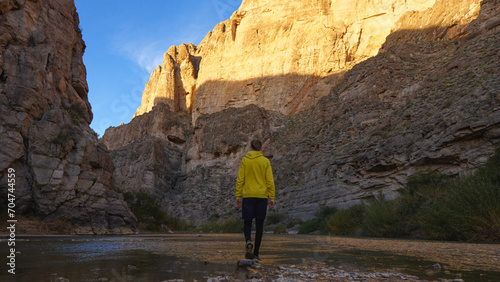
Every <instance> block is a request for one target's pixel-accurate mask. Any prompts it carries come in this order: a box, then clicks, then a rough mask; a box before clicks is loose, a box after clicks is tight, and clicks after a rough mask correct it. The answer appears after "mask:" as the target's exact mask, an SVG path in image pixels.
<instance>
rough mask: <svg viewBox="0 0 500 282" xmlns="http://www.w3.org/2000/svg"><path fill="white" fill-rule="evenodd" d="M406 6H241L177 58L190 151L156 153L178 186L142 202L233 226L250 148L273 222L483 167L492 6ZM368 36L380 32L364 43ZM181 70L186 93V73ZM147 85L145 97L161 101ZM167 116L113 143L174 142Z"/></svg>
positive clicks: (492, 85) (496, 117)
mask: <svg viewBox="0 0 500 282" xmlns="http://www.w3.org/2000/svg"><path fill="white" fill-rule="evenodd" d="M391 3H392V2H391ZM398 3H399V4H398ZM405 3H407V4H403V3H400V2H397V1H394V2H393V3H392V4H387V3H386V2H383V1H373V2H369V3H366V2H363V3H361V2H359V3H358V2H356V1H351V2H348V1H325V2H318V1H314V2H313V1H310V2H307V1H288V2H286V1H281V2H278V1H273V2H271V1H268V2H265V1H244V2H243V4H242V6H241V7H240V9H239V10H238V11H237V12H235V14H234V15H233V16H232V17H231V19H230V20H228V21H225V22H223V23H221V24H219V25H217V27H216V28H215V29H214V30H213V31H212V32H210V33H209V35H207V37H206V38H205V39H204V40H203V42H202V43H200V44H199V45H198V46H189V45H183V46H180V47H175V48H174V47H172V48H171V49H170V50H169V52H167V55H168V56H167V55H166V58H168V60H167V61H168V62H171V63H172V68H170V69H173V70H174V71H173V72H169V74H171V77H173V78H172V79H171V81H174V82H175V83H177V84H174V86H175V87H174V88H175V89H179V87H178V86H182V87H183V88H182V89H181V90H182V91H186V93H187V90H186V89H193V87H192V86H193V85H195V86H196V87H195V91H194V92H190V95H192V93H194V99H193V104H192V115H193V126H192V127H183V128H184V134H183V136H184V137H183V138H182V140H185V142H183V143H182V144H180V143H179V144H177V145H176V146H177V148H178V149H179V151H176V152H175V153H168V152H171V150H170V148H171V146H173V144H168V145H165V147H164V150H163V153H161V154H162V155H161V156H162V158H163V159H164V160H165V163H168V164H169V165H170V163H174V162H171V161H170V158H171V159H175V160H179V156H180V157H181V160H180V162H175V163H176V164H178V165H179V166H176V167H175V169H176V173H178V174H177V176H174V178H175V181H172V182H171V183H168V184H165V185H163V186H155V187H153V189H152V190H151V191H155V192H153V193H154V194H155V195H162V196H160V197H161V198H159V201H160V202H161V203H162V205H163V207H164V208H165V210H167V211H168V212H169V213H170V214H171V215H174V216H176V217H179V218H182V219H187V220H189V221H190V222H192V223H195V224H197V225H202V224H203V223H204V222H206V221H207V220H220V221H223V220H224V219H226V218H228V217H238V216H239V210H238V209H237V208H236V207H235V205H234V187H235V186H234V185H235V181H236V174H237V170H238V166H239V163H240V161H241V158H242V157H243V156H244V154H245V153H246V152H247V151H248V150H249V149H250V148H249V142H250V141H251V140H252V139H253V138H258V139H261V140H262V141H263V143H264V155H265V156H267V157H269V158H270V160H271V164H272V166H273V171H274V176H275V183H276V188H277V190H276V191H277V201H278V205H277V207H276V211H277V212H278V213H282V214H284V215H286V217H287V218H290V219H308V218H310V217H312V216H314V214H315V212H316V211H317V210H318V209H319V207H320V206H322V205H326V206H335V207H339V208H342V207H347V206H350V205H352V204H355V203H359V202H360V201H363V200H364V199H366V198H369V197H371V196H373V195H374V194H376V193H379V192H381V193H383V194H384V195H385V196H386V197H387V198H393V197H397V196H398V192H397V191H398V189H400V188H402V187H404V185H405V183H406V181H407V179H408V177H409V176H411V175H413V174H415V173H417V172H418V171H425V170H436V171H440V172H443V173H446V174H448V175H455V176H457V175H460V174H463V173H467V172H470V171H471V170H473V169H474V168H476V167H478V166H479V165H481V164H483V163H484V162H485V161H486V159H487V158H488V157H489V156H490V155H491V154H492V152H493V149H494V147H495V144H496V143H498V141H499V140H500V110H499V106H500V96H499V92H498V89H500V87H499V84H498V81H500V79H499V77H498V74H499V73H500V72H499V71H498V66H499V65H500V63H499V61H498V60H499V57H498V47H497V46H500V43H499V39H500V37H499V33H498V31H499V28H500V24H499V23H500V21H499V20H498V14H499V12H500V11H498V9H499V7H500V5H498V0H490V1H483V2H482V4H481V6H480V5H479V1H458V0H457V1H437V0H436V1H406V2H405ZM299 8H300V9H299ZM314 11H316V12H314ZM357 11H359V13H356V12H357ZM273 13H274V16H272V15H273ZM312 15H314V16H312ZM338 15H342V16H338ZM339 18H340V19H339ZM287 22H288V23H289V24H290V26H289V28H284V26H285V23H287ZM320 22H321V23H322V24H319V23H320ZM374 22H376V23H374ZM307 24H309V27H310V28H311V30H309V31H308V29H306V26H307ZM376 24H378V25H381V26H382V27H385V26H386V25H387V26H388V29H384V28H381V29H376V30H373V26H374V25H376ZM313 27H314V28H316V32H317V33H320V34H319V35H318V34H316V33H315V32H313V29H312V28H313ZM299 28H300V29H299ZM296 29H297V30H296ZM257 30H258V33H257ZM276 30H277V31H276ZM368 30H370V32H368ZM294 32H295V33H294ZM262 34H266V36H262V37H260V35H262ZM292 34H293V36H292ZM328 38H330V39H328ZM381 38H382V39H381ZM294 40H296V42H295V41H294ZM315 44H317V45H315ZM307 46H310V49H307V48H308V47H307ZM314 46H319V47H314ZM332 46H333V47H332ZM327 47H328V48H329V49H328V48H327ZM259 48H260V49H259ZM332 49H333V50H334V51H332V52H331V53H329V52H330V51H328V50H332ZM181 50H184V51H181ZM174 51H175V52H174ZM182 52H184V55H181V53H182ZM187 53H188V54H189V55H186V54H187ZM294 54H297V56H295V55H294ZM328 54H330V55H331V57H329V55H328ZM174 55H175V56H176V57H175V59H174ZM181 57H182V58H184V59H183V60H182V62H184V63H181V64H179V63H178V60H179V58H181ZM190 62H191V63H192V65H193V68H194V70H195V75H194V76H193V78H194V80H189V79H187V78H188V77H189V71H185V72H182V71H181V65H182V64H184V65H185V69H190V67H189V65H190ZM195 62H196V63H195ZM163 65H167V63H165V62H164V64H163ZM186 66H187V67H186ZM165 69H169V68H167V67H165V68H164V67H161V68H159V69H157V71H155V73H154V75H152V77H160V76H161V73H162V71H163V70H165ZM178 74H179V75H180V79H178V78H177V75H178ZM184 75H186V76H184ZM155 79H156V78H155ZM155 79H152V80H151V81H150V84H148V86H147V87H146V89H153V88H154V87H156V88H155V89H159V88H158V87H157V86H158V85H159V84H158V83H156V82H155V83H156V84H155V83H153V82H154V81H158V80H155ZM179 81H180V82H182V83H180V82H179ZM155 91H156V90H155ZM323 91H324V93H323ZM147 95H148V93H146V91H145V96H144V97H146V100H147V101H149V102H148V103H151V106H152V105H154V104H155V103H156V104H158V105H160V104H162V103H166V104H169V105H172V104H171V103H173V105H174V106H175V107H177V108H178V109H181V108H182V107H185V108H186V109H188V108H189V107H187V106H186V105H184V106H182V105H181V104H182V103H185V102H182V101H183V100H182V99H180V98H175V95H174V96H169V97H171V98H166V97H159V98H158V99H157V100H156V101H155V97H154V95H152V96H147ZM186 97H187V94H186ZM192 97H193V96H191V98H192ZM176 99H177V100H176ZM315 99H316V100H315ZM188 100H189V101H190V99H185V101H188ZM151 101H152V102H151ZM176 101H177V102H176ZM178 103H181V104H178ZM249 104H254V105H249ZM144 105H145V104H143V106H144ZM176 105H177V106H176ZM271 105H272V106H271ZM292 105H293V107H292ZM141 107H142V106H141ZM175 107H170V109H177V108H175ZM166 109H167V108H166V107H162V106H160V107H155V108H154V109H153V110H152V111H151V112H149V113H147V114H142V115H140V113H139V112H138V116H137V117H136V118H134V120H133V121H135V120H138V121H141V122H142V121H144V120H146V119H152V120H153V121H151V123H150V124H149V125H148V123H143V125H141V126H137V125H130V126H129V127H124V129H123V133H119V132H120V130H121V129H120V128H121V127H119V128H118V129H114V130H113V132H114V133H113V134H115V136H114V137H113V139H114V140H129V141H130V140H133V138H130V137H131V136H137V135H136V133H133V132H136V131H140V132H146V131H147V132H148V133H147V134H148V135H150V136H160V135H161V136H168V135H172V133H168V132H173V131H172V130H171V128H174V127H173V126H170V125H172V124H175V122H174V123H172V121H175V120H176V119H177V117H176V116H175V115H173V114H172V113H168V114H161V112H162V111H166ZM178 114H179V113H178ZM141 117H142V119H140V118H141ZM156 119H158V120H156ZM162 119H164V120H163V121H162ZM168 120H170V121H168ZM162 123H165V124H169V126H167V127H161V132H163V133H160V134H159V135H158V132H157V133H155V130H153V128H158V126H157V125H158V124H162ZM131 124H132V123H131ZM142 127H144V128H147V129H140V128H142ZM126 128H129V129H126ZM132 128H135V129H134V130H130V129H132ZM125 131H126V132H128V133H126V132H125ZM110 133H111V131H110ZM107 134H108V132H107V133H106V135H107ZM120 134H123V135H122V136H121V137H120ZM178 136H180V134H178ZM141 138H142V137H141ZM156 138H157V137H156ZM179 138H180V137H179ZM105 139H106V138H105ZM137 140H139V139H137ZM173 140H178V138H172V140H170V142H173ZM117 142H118V143H120V141H117ZM127 142H128V141H127ZM148 142H149V141H148ZM145 144H151V143H145ZM164 144H167V143H164ZM134 146H135V147H130V148H131V149H130V150H128V151H132V150H135V149H134V148H139V146H140V145H139V144H135V145H134ZM148 146H149V145H148ZM150 147H151V146H150ZM156 148H160V147H156ZM150 151H151V150H149V151H148V154H149V153H150ZM115 152H117V153H118V150H115ZM122 154H124V156H125V155H127V156H125V157H123V156H119V155H115V156H114V157H113V158H116V159H118V160H120V161H119V162H120V166H121V164H127V165H130V166H131V168H130V169H133V170H134V171H137V172H140V171H148V172H149V171H153V173H154V174H155V175H158V176H160V175H162V174H163V175H168V174H167V172H166V170H167V168H165V171H164V172H161V170H157V171H154V170H151V168H152V166H151V164H152V163H154V162H146V161H145V162H144V163H146V165H147V166H142V167H141V165H142V164H138V163H137V164H136V163H135V161H136V160H137V159H136V158H135V157H134V156H133V154H131V153H125V151H123V152H122ZM167 155H168V156H169V157H168V158H167ZM148 156H152V155H148ZM140 159H141V160H140V162H142V161H144V160H146V158H140ZM167 159H168V160H167ZM159 163H160V164H161V163H162V162H161V161H160V162H159ZM169 165H168V167H169ZM156 168H161V166H160V165H158V163H157V165H156ZM130 171H131V170H130ZM170 175H173V174H170ZM168 177H170V176H168ZM168 177H166V178H165V179H169V178H168ZM151 187H152V186H151ZM147 189H149V187H148V188H147Z"/></svg>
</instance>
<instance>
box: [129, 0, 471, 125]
mask: <svg viewBox="0 0 500 282" xmlns="http://www.w3.org/2000/svg"><path fill="white" fill-rule="evenodd" d="M479 2H480V1H479V0H468V1H458V0H455V1H448V2H446V3H444V2H443V1H436V0H420V1H401V0H391V1H379V0H363V1H342V0H337V1H331V0H321V1H319V0H300V1H286V2H283V1H243V3H242V5H241V7H240V8H239V9H238V10H237V11H236V12H234V14H233V15H232V16H231V18H230V19H229V20H226V21H224V22H221V23H220V24H218V25H217V26H216V27H215V28H214V29H213V30H212V31H210V32H209V33H208V34H207V36H206V37H205V38H204V39H203V41H202V42H201V43H200V44H199V45H198V46H193V45H192V44H191V45H185V44H183V45H180V46H178V47H176V46H172V47H171V48H170V49H169V50H168V52H167V53H165V58H164V62H163V64H162V66H159V67H158V68H157V69H156V70H155V71H154V72H153V73H152V74H151V79H150V81H149V82H148V84H147V86H146V89H145V90H144V93H143V102H142V105H141V106H140V107H139V109H138V110H137V113H136V115H139V114H142V113H144V112H147V111H149V110H151V109H152V106H153V105H154V103H155V102H154V101H155V100H156V99H157V98H166V99H169V100H170V101H171V108H172V109H174V110H178V109H184V110H188V111H190V112H192V115H193V121H195V120H196V119H197V117H198V116H200V115H204V114H210V113H214V112H218V111H220V110H222V109H227V108H229V107H243V106H245V105H249V104H255V105H258V106H260V107H263V108H265V109H267V110H273V111H279V112H281V113H283V114H287V115H289V114H295V113H297V112H299V111H301V110H304V109H307V108H309V107H311V106H312V105H314V104H316V103H317V102H318V100H319V99H320V98H321V97H323V96H325V95H327V94H329V92H330V90H331V88H332V87H333V85H335V84H336V83H338V81H339V79H341V77H342V74H343V73H345V72H346V71H347V70H349V69H351V68H352V67H353V66H355V65H356V64H358V63H360V62H362V61H364V60H366V59H367V58H370V57H373V56H375V55H376V54H377V53H378V51H379V49H380V47H381V46H382V44H383V43H384V42H385V41H386V37H387V36H388V35H389V34H390V33H391V32H393V31H396V30H404V29H425V28H428V27H435V26H439V27H442V28H443V29H445V31H444V34H442V35H435V37H442V39H446V38H454V37H457V36H459V35H462V34H463V33H464V27H465V25H466V24H468V23H469V22H470V21H471V20H472V19H474V18H475V17H476V16H477V14H478V12H479V6H480V5H479ZM417 15H420V16H421V17H417Z"/></svg>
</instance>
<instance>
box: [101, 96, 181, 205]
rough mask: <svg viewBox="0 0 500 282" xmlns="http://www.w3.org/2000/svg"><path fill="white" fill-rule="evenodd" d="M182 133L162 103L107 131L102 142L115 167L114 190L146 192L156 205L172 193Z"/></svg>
mask: <svg viewBox="0 0 500 282" xmlns="http://www.w3.org/2000/svg"><path fill="white" fill-rule="evenodd" d="M184 132H185V128H184V126H183V125H182V123H181V121H180V119H179V117H178V116H177V114H175V113H174V112H172V111H171V110H170V108H169V106H168V105H166V104H163V103H160V104H157V105H156V106H155V107H154V108H153V110H152V111H150V112H148V113H146V114H144V115H141V116H138V117H136V118H134V119H133V120H132V121H131V122H130V123H129V124H126V125H122V126H119V127H110V128H108V129H107V130H106V132H105V134H104V136H103V142H104V144H106V146H107V147H108V148H109V150H110V155H111V160H112V161H113V163H114V166H115V170H114V174H113V180H114V185H115V187H117V188H118V189H119V190H120V191H123V192H139V191H141V192H146V193H148V194H150V195H153V196H154V197H155V198H156V199H158V202H161V200H162V199H163V198H165V197H166V198H168V197H169V195H170V194H172V193H175V187H176V184H177V180H178V178H179V177H182V175H183V173H182V172H181V165H182V156H183V155H182V152H183V149H184V143H185V142H186V140H185V139H186V137H185V134H184Z"/></svg>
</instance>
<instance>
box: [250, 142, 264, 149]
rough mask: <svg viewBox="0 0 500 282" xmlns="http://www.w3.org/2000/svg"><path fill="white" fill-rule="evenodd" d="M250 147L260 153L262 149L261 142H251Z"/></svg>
mask: <svg viewBox="0 0 500 282" xmlns="http://www.w3.org/2000/svg"><path fill="white" fill-rule="evenodd" d="M250 146H251V147H252V149H253V150H255V151H260V149H262V142H260V141H259V140H252V143H250Z"/></svg>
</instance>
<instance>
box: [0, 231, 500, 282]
mask: <svg viewBox="0 0 500 282" xmlns="http://www.w3.org/2000/svg"><path fill="white" fill-rule="evenodd" d="M242 237H243V235H241V234H165V235H157V234H155V235H133V236H18V238H16V240H17V241H16V251H17V254H16V274H9V273H7V270H6V267H5V265H6V263H7V258H6V254H7V252H8V250H7V249H8V246H7V242H6V241H5V240H2V242H0V244H1V245H2V254H5V255H2V265H4V267H3V271H2V273H1V274H0V280H1V281H168V280H181V279H182V280H184V281H193V280H197V281H207V280H211V281H217V280H219V281H221V280H226V281H231V280H233V281H234V280H236V281H237V280H241V281H244V280H246V279H249V278H255V279H262V280H264V281H296V280H302V281H318V280H323V281H329V280H339V281H347V280H349V279H352V280H363V279H364V280H365V281H379V280H380V281H383V280H385V281H389V280H390V281H398V280H402V279H408V280H413V281H418V280H427V281H432V280H439V279H448V280H453V279H462V280H464V281H500V244H472V243H457V242H435V241H416V240H394V239H373V238H348V237H331V236H312V235H275V234H265V235H264V240H263V244H262V247H261V257H262V259H263V263H262V264H260V265H257V266H255V267H254V268H249V269H247V268H242V267H238V266H237V265H236V264H237V261H238V260H239V259H242V258H244V246H243V238H242ZM337 278H338V279H337ZM358 278H359V279H358ZM287 279H288V280H287ZM457 281H460V280H457Z"/></svg>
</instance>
